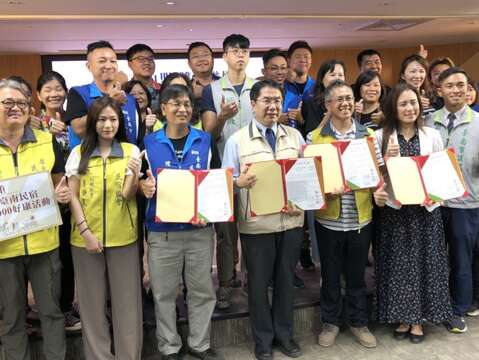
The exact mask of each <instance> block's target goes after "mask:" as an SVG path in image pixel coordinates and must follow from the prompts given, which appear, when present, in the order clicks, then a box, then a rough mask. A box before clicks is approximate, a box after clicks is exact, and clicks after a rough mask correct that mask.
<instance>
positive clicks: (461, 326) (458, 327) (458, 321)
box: [446, 315, 467, 334]
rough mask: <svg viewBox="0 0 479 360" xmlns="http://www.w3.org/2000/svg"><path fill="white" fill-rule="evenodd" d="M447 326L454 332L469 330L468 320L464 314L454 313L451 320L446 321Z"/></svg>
mask: <svg viewBox="0 0 479 360" xmlns="http://www.w3.org/2000/svg"><path fill="white" fill-rule="evenodd" d="M446 328H447V330H449V332H452V333H453V334H461V333H465V332H466V331H467V324H466V320H464V318H463V317H462V316H458V315H454V316H453V317H452V319H451V320H449V321H448V322H446Z"/></svg>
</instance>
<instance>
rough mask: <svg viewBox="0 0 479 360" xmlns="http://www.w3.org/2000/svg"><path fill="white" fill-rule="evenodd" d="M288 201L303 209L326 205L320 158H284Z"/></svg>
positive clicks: (314, 208) (315, 208)
mask: <svg viewBox="0 0 479 360" xmlns="http://www.w3.org/2000/svg"><path fill="white" fill-rule="evenodd" d="M284 167H285V173H286V175H285V178H286V191H287V194H288V201H291V202H292V203H293V204H294V205H296V206H297V207H299V208H300V209H301V210H317V209H321V208H323V207H324V205H325V201H324V195H323V190H322V186H321V180H322V179H321V170H320V169H321V161H320V159H319V158H300V159H294V160H293V159H292V160H284Z"/></svg>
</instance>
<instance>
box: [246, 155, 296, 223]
mask: <svg viewBox="0 0 479 360" xmlns="http://www.w3.org/2000/svg"><path fill="white" fill-rule="evenodd" d="M248 174H253V175H256V183H255V184H254V186H253V187H252V188H251V189H249V197H250V202H251V214H252V215H253V216H255V215H267V214H275V213H279V212H281V211H282V210H283V209H285V208H286V206H287V201H286V192H285V185H284V176H283V171H282V166H281V164H280V163H278V162H277V161H276V160H271V161H261V162H257V163H252V164H250V165H249V167H248Z"/></svg>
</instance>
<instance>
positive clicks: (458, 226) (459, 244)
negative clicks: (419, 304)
mask: <svg viewBox="0 0 479 360" xmlns="http://www.w3.org/2000/svg"><path fill="white" fill-rule="evenodd" d="M442 218H443V221H444V231H445V233H446V241H447V242H448V245H449V261H450V263H451V274H450V279H449V285H450V288H451V299H452V311H453V313H454V315H458V316H464V315H465V314H466V312H467V310H469V308H470V306H471V304H472V296H473V276H472V266H473V259H474V247H475V244H476V239H477V234H478V232H479V209H455V208H446V207H443V208H442Z"/></svg>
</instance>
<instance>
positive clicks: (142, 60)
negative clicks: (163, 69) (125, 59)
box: [131, 56, 155, 64]
mask: <svg viewBox="0 0 479 360" xmlns="http://www.w3.org/2000/svg"><path fill="white" fill-rule="evenodd" d="M131 60H137V61H138V62H140V63H142V64H146V63H154V62H155V57H154V56H136V57H134V58H132V59H131Z"/></svg>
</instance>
